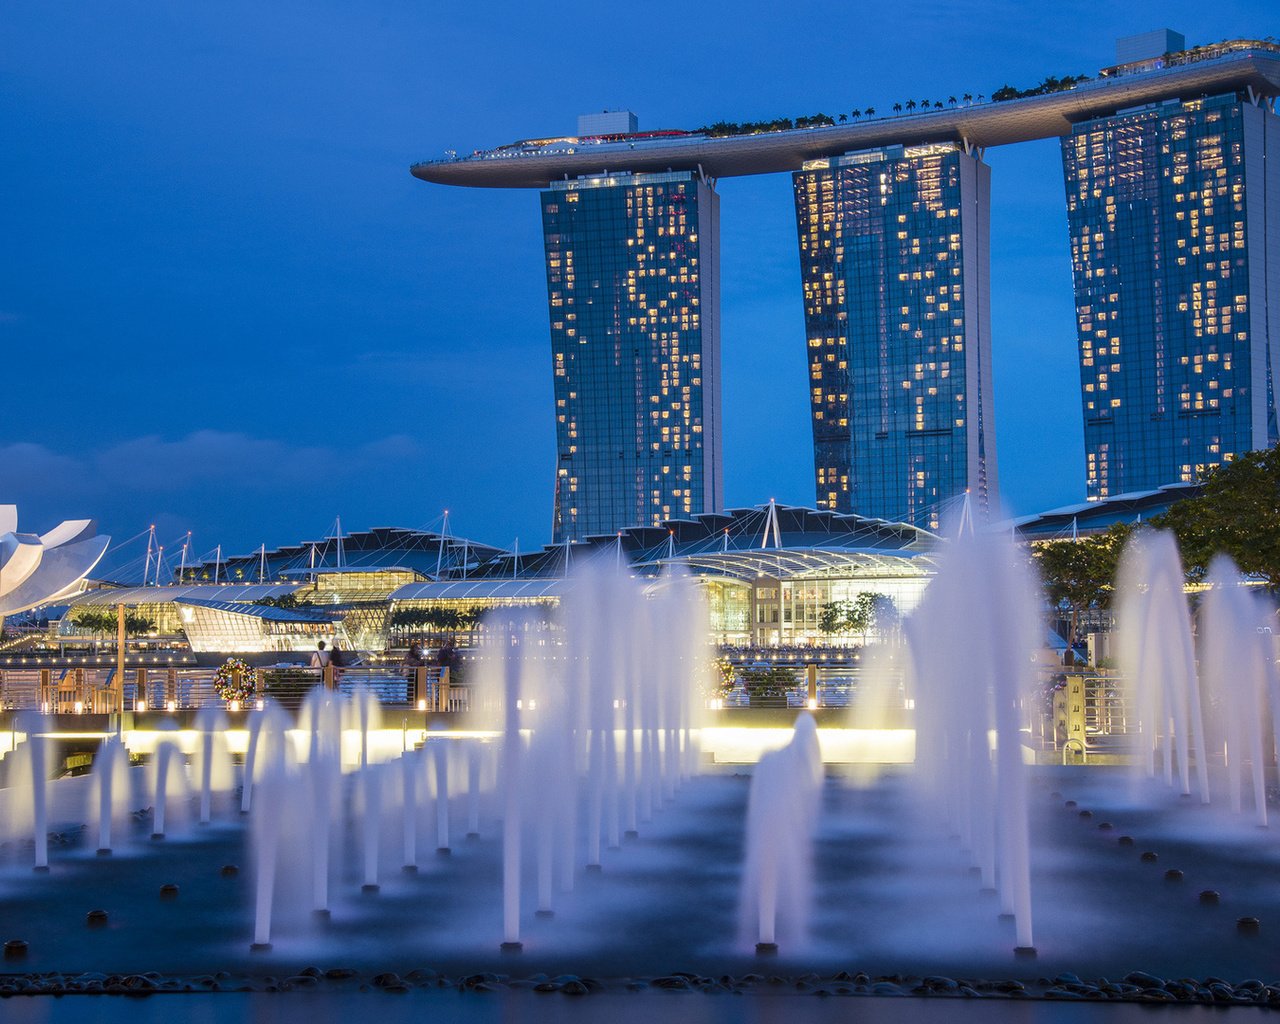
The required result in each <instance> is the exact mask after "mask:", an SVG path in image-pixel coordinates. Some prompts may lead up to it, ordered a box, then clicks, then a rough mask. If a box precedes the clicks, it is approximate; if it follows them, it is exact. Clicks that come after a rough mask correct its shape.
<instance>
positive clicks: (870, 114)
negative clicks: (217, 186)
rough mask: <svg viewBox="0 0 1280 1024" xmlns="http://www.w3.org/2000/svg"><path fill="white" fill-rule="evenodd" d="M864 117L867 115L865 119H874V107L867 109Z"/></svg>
mask: <svg viewBox="0 0 1280 1024" xmlns="http://www.w3.org/2000/svg"><path fill="white" fill-rule="evenodd" d="M866 115H867V117H875V116H876V108H875V107H867V109H866Z"/></svg>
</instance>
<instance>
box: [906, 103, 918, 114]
mask: <svg viewBox="0 0 1280 1024" xmlns="http://www.w3.org/2000/svg"><path fill="white" fill-rule="evenodd" d="M915 109H916V101H915V100H907V113H911V111H913V110H915Z"/></svg>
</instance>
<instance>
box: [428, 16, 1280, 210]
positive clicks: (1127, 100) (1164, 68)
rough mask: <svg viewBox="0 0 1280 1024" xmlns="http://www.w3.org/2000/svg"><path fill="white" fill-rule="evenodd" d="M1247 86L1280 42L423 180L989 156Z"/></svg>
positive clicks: (491, 155)
mask: <svg viewBox="0 0 1280 1024" xmlns="http://www.w3.org/2000/svg"><path fill="white" fill-rule="evenodd" d="M1231 91H1237V92H1240V93H1244V94H1246V95H1249V96H1250V97H1251V98H1256V99H1258V100H1259V101H1261V100H1262V99H1264V98H1273V97H1275V96H1277V95H1278V94H1280V46H1277V45H1276V44H1274V43H1270V42H1261V41H1256V40H1233V41H1231V42H1224V43H1218V44H1215V45H1212V46H1201V47H1197V48H1195V49H1192V50H1186V51H1183V52H1181V53H1171V54H1165V55H1163V56H1161V57H1159V58H1155V59H1151V60H1143V61H1135V62H1133V63H1130V64H1122V65H1117V66H1114V67H1110V68H1104V69H1103V70H1102V71H1101V72H1099V74H1098V77H1096V78H1094V79H1092V80H1089V81H1085V82H1081V83H1079V84H1077V85H1075V86H1074V87H1072V88H1069V89H1066V90H1063V91H1061V92H1053V93H1049V94H1046V95H1039V96H1028V97H1024V98H1021V99H1011V100H1002V101H998V102H995V101H989V102H985V103H974V104H969V105H963V106H957V107H948V108H944V109H942V110H937V109H932V110H928V111H920V112H915V113H905V114H890V115H887V116H877V117H875V118H873V119H870V120H864V121H860V122H858V123H847V124H838V125H828V126H823V127H814V128H796V129H790V130H786V131H769V132H760V133H757V134H750V135H734V136H730V137H725V138H714V137H711V136H709V135H707V134H703V133H699V132H678V131H676V132H643V133H638V134H635V135H607V136H594V137H574V136H566V137H562V138H555V139H536V140H530V141H526V142H517V143H512V144H510V145H506V146H501V147H499V148H497V149H491V150H478V151H476V152H474V153H472V154H470V155H469V156H462V157H458V156H452V155H451V156H448V157H446V158H443V159H439V160H427V161H424V162H422V163H419V164H415V165H413V167H412V168H411V170H412V172H413V174H414V175H415V176H416V177H418V178H421V179H422V180H423V181H430V182H436V183H439V184H442V185H468V186H473V187H479V188H542V187H545V186H546V185H547V184H548V182H550V181H553V180H556V179H564V178H576V177H580V176H583V175H597V174H606V173H608V172H609V171H615V172H620V171H631V172H643V171H667V170H675V171H696V172H699V173H701V174H703V175H705V176H707V177H711V178H729V177H736V176H739V175H745V174H773V173H779V172H783V171H794V170H798V169H800V168H801V167H803V165H804V164H805V162H806V161H809V160H820V159H823V158H826V157H832V156H838V155H840V154H842V153H849V152H853V151H855V150H865V149H872V148H876V147H880V146H892V145H922V144H928V143H938V142H952V143H959V144H962V145H967V146H971V147H976V148H979V149H985V148H986V147H988V146H1003V145H1009V144H1012V143H1017V142H1029V141H1032V140H1034V139H1045V138H1057V137H1059V136H1063V135H1066V134H1068V133H1069V132H1070V130H1071V126H1072V125H1073V124H1075V123H1077V122H1080V121H1087V120H1090V119H1092V118H1096V117H1103V116H1107V115H1109V114H1114V113H1115V112H1116V111H1119V110H1126V109H1129V108H1131V107H1138V106H1143V105H1145V104H1150V103H1156V102H1160V101H1163V100H1173V99H1179V100H1186V99H1194V98H1196V97H1200V96H1210V95H1216V94H1221V93H1225V92H1231Z"/></svg>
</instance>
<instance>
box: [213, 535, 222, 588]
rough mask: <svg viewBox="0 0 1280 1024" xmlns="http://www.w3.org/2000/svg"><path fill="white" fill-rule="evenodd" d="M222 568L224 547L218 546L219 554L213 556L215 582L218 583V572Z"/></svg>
mask: <svg viewBox="0 0 1280 1024" xmlns="http://www.w3.org/2000/svg"><path fill="white" fill-rule="evenodd" d="M221 567H222V545H221V544H219V545H218V550H217V553H216V554H214V556H213V582H214V583H217V582H218V570H219V569H220V568H221Z"/></svg>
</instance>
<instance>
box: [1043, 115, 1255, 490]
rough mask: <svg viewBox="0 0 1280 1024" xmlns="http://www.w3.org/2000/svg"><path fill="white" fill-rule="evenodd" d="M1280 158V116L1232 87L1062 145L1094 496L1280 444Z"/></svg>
mask: <svg viewBox="0 0 1280 1024" xmlns="http://www.w3.org/2000/svg"><path fill="white" fill-rule="evenodd" d="M1277 154H1280V121H1278V120H1277V118H1276V116H1275V115H1274V114H1272V113H1271V112H1269V111H1268V110H1267V109H1266V108H1265V107H1263V106H1255V105H1253V104H1251V103H1249V102H1247V101H1245V100H1242V99H1240V98H1238V97H1237V96H1236V95H1235V94H1228V95H1222V96H1214V97H1211V98H1206V99H1196V100H1190V101H1187V102H1181V101H1178V100H1170V101H1167V102H1163V103H1160V104H1158V105H1152V106H1149V107H1147V108H1144V109H1142V110H1137V111H1130V112H1126V113H1123V114H1117V115H1115V116H1112V117H1103V118H1099V119H1096V120H1092V121H1087V122H1084V123H1081V124H1077V125H1075V126H1074V128H1073V129H1072V132H1071V135H1070V136H1068V137H1066V138H1064V139H1063V141H1062V162H1063V171H1064V176H1065V180H1066V191H1067V221H1068V226H1069V228H1070V233H1071V263H1072V271H1073V275H1074V280H1075V301H1076V326H1077V333H1078V337H1079V345H1080V384H1081V400H1082V403H1083V411H1084V437H1085V460H1086V461H1085V474H1086V487H1087V496H1088V497H1089V498H1090V499H1099V498H1106V497H1110V496H1114V495H1116V494H1123V493H1126V492H1129V491H1139V490H1149V489H1152V488H1155V487H1158V486H1160V485H1162V484H1169V483H1177V482H1180V481H1190V480H1193V479H1195V478H1196V477H1197V476H1199V475H1200V474H1202V473H1203V472H1205V471H1206V470H1208V469H1210V468H1212V467H1213V466H1216V465H1218V464H1219V463H1221V462H1223V461H1225V460H1228V459H1231V458H1233V457H1234V456H1236V455H1239V454H1241V453H1243V452H1246V451H1249V450H1251V449H1254V448H1261V447H1265V446H1266V445H1267V444H1268V443H1269V440H1271V439H1274V438H1275V436H1276V421H1275V404H1274V398H1273V394H1274V379H1275V375H1276V368H1275V359H1276V356H1277V343H1278V342H1280V173H1278V172H1277V167H1276V166H1275V164H1276V160H1277ZM1268 157H1269V159H1270V162H1271V164H1272V166H1271V169H1270V170H1269V171H1268V170H1267V166H1266V161H1267V158H1268Z"/></svg>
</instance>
